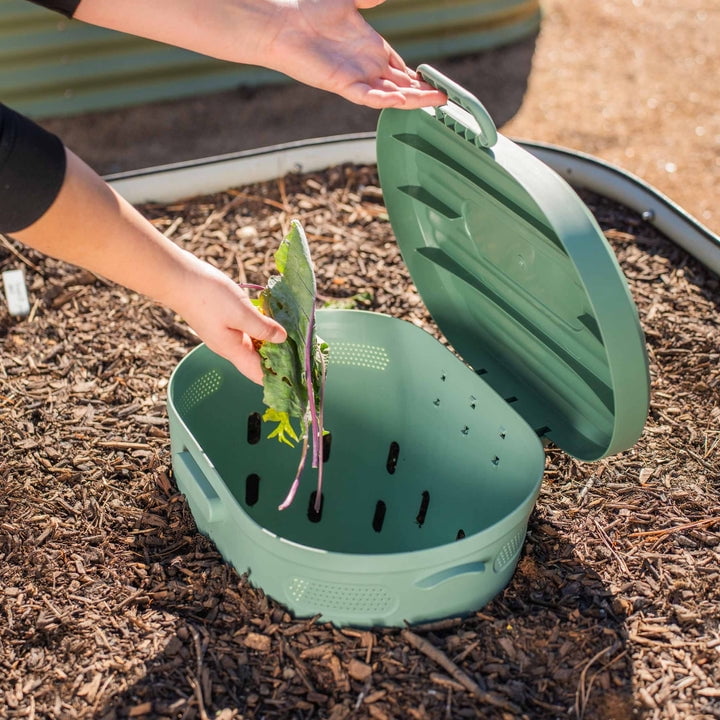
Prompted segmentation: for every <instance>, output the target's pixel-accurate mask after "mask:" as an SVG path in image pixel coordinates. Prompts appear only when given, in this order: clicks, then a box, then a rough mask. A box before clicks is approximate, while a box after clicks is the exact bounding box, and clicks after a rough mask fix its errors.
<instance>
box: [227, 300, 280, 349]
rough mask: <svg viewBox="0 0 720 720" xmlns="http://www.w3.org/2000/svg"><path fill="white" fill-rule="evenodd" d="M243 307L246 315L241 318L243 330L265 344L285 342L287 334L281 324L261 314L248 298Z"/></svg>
mask: <svg viewBox="0 0 720 720" xmlns="http://www.w3.org/2000/svg"><path fill="white" fill-rule="evenodd" d="M243 305H245V313H244V314H243V317H242V318H241V324H242V330H243V331H244V332H245V333H246V334H247V335H249V336H250V337H252V338H255V339H256V340H262V341H263V342H265V341H267V342H273V343H281V342H284V340H285V338H286V337H287V333H286V332H285V329H284V328H283V326H282V325H280V323H278V322H276V321H275V320H273V319H272V318H269V317H268V316H267V315H263V314H262V313H261V312H259V311H258V310H257V308H256V307H255V306H254V305H253V304H252V303H251V302H250V301H249V300H248V299H247V298H244V302H243ZM238 330H239V328H238Z"/></svg>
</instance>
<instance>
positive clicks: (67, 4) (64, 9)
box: [30, 0, 80, 18]
mask: <svg viewBox="0 0 720 720" xmlns="http://www.w3.org/2000/svg"><path fill="white" fill-rule="evenodd" d="M30 2H34V3H35V4H36V5H42V6H43V7H46V8H48V9H49V10H56V11H57V12H59V13H62V14H63V15H65V17H69V18H71V17H72V16H73V15H74V14H75V11H76V10H77V6H78V5H79V4H80V0H30Z"/></svg>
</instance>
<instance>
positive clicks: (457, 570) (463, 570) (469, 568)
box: [415, 560, 488, 590]
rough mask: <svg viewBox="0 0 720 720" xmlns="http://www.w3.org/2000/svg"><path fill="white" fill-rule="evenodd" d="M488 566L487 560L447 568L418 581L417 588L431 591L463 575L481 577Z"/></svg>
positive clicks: (416, 582)
mask: <svg viewBox="0 0 720 720" xmlns="http://www.w3.org/2000/svg"><path fill="white" fill-rule="evenodd" d="M487 564H488V561H487V560H476V561H474V562H468V563H463V564H462V565H455V567H451V568H445V569H444V570H440V571H438V572H436V573H433V574H432V575H427V576H426V577H424V578H420V579H419V580H416V581H415V587H417V588H420V589H421V590H429V589H431V588H435V587H437V586H438V585H440V584H441V583H445V582H447V581H448V580H452V579H453V578H456V577H460V576H462V575H479V574H481V573H484V572H485V569H486V566H487Z"/></svg>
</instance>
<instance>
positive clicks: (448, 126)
mask: <svg viewBox="0 0 720 720" xmlns="http://www.w3.org/2000/svg"><path fill="white" fill-rule="evenodd" d="M418 70H419V72H420V73H421V74H422V76H423V77H424V78H425V79H426V80H427V81H428V82H429V83H430V84H432V85H434V86H436V87H438V88H440V89H441V90H443V91H445V92H446V93H447V95H448V98H449V102H448V104H447V105H444V106H443V107H441V108H423V109H421V110H411V111H407V110H397V109H388V110H384V111H383V112H382V114H381V116H380V120H379V123H378V132H377V158H378V170H379V174H380V182H381V185H382V188H383V194H384V197H385V202H386V205H387V208H388V213H389V216H390V222H391V224H392V227H393V231H394V232H395V235H396V237H397V241H398V244H399V246H400V249H401V252H402V255H403V259H404V260H405V263H406V265H407V267H408V269H409V271H410V274H411V275H412V278H413V281H414V282H415V285H416V287H417V289H418V292H419V293H420V294H421V296H422V298H423V301H424V302H425V305H426V306H427V308H428V310H429V311H430V313H431V315H432V316H433V318H434V320H435V322H436V323H437V325H438V327H439V328H440V329H441V330H442V332H443V333H444V334H445V337H446V338H447V339H448V341H449V342H450V343H451V345H452V346H453V348H454V349H455V351H456V352H457V353H458V354H459V355H460V356H461V357H462V358H463V359H464V361H465V362H466V363H467V364H468V365H470V367H472V368H473V369H474V370H475V371H476V372H477V373H478V374H481V375H482V376H483V379H484V380H485V381H486V382H487V383H488V384H489V385H490V386H491V387H492V388H493V389H494V390H495V391H496V392H497V393H499V394H500V395H501V396H502V397H504V398H505V399H506V400H507V402H509V403H512V406H513V408H514V409H515V410H516V411H517V412H518V413H519V414H520V415H522V416H523V417H524V418H525V420H526V421H527V422H528V423H529V424H530V426H531V427H532V428H533V429H534V430H536V431H537V432H538V434H539V435H541V436H544V437H547V438H548V439H550V440H552V441H553V442H554V443H555V444H556V445H558V446H559V447H561V448H562V449H563V450H565V451H566V452H568V453H569V454H571V455H573V456H574V457H577V458H579V459H582V460H597V459H598V458H601V457H604V456H606V455H610V454H613V453H615V452H619V451H621V450H624V449H626V448H628V447H630V446H632V445H633V444H634V443H635V441H636V440H637V439H638V437H639V436H640V433H641V432H642V429H643V426H644V424H645V419H646V417H647V412H648V403H649V384H650V383H649V372H648V362H647V356H646V352H645V343H644V337H643V333H642V330H641V328H640V323H639V320H638V315H637V309H636V307H635V305H634V303H633V300H632V297H631V295H630V292H629V290H628V287H627V284H626V282H625V278H624V276H623V274H622V271H621V270H620V267H619V265H618V263H617V259H616V258H615V255H614V253H613V252H612V249H611V248H610V246H609V245H608V243H607V241H606V239H605V237H604V236H603V234H602V231H601V230H600V228H599V226H598V225H597V222H596V221H595V219H594V217H593V216H592V214H591V213H590V211H589V210H588V208H587V207H586V206H585V204H584V203H583V202H582V201H581V200H580V198H579V197H578V196H577V194H576V193H575V192H574V191H573V190H572V188H571V187H570V186H569V185H568V184H567V183H566V182H565V181H564V180H563V179H562V178H560V177H559V176H558V175H557V174H556V173H555V172H554V171H552V170H551V169H550V168H548V167H547V166H546V165H544V164H543V163H542V162H540V161H539V160H537V159H536V158H534V157H533V156H532V155H530V154H529V153H528V152H526V151H525V150H523V149H522V148H520V147H518V146H517V145H516V144H515V143H513V142H512V141H510V140H508V139H507V138H505V137H503V136H502V135H499V134H498V133H497V131H496V129H495V125H494V123H493V121H492V119H491V118H490V116H489V115H488V113H487V111H486V110H485V108H484V107H483V106H482V104H481V103H480V102H479V101H478V100H477V98H475V97H474V96H473V95H471V94H470V93H468V92H467V91H466V90H465V89H463V88H462V87H460V86H459V85H457V84H455V83H454V82H452V81H451V80H449V79H448V78H446V77H444V76H443V75H441V74H440V73H439V72H438V71H437V70H435V69H434V68H431V67H429V66H427V65H422V66H420V68H418Z"/></svg>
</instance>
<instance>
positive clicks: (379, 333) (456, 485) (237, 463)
mask: <svg viewBox="0 0 720 720" xmlns="http://www.w3.org/2000/svg"><path fill="white" fill-rule="evenodd" d="M317 319H318V334H319V335H320V337H322V338H323V340H325V341H326V342H327V343H328V344H329V346H330V360H329V365H328V376H327V386H326V391H325V418H324V420H325V428H326V430H327V431H328V432H329V434H328V435H326V437H325V443H324V454H325V457H326V462H325V466H324V491H323V494H322V498H321V500H322V502H321V508H320V512H319V513H316V512H315V510H314V501H315V492H316V485H317V472H316V471H315V470H312V469H310V468H309V467H308V468H307V469H306V471H305V473H304V475H303V477H302V482H301V487H300V490H299V492H298V495H297V497H296V499H295V502H294V503H293V505H292V506H291V507H290V508H288V509H286V510H283V511H280V510H278V505H279V504H280V503H281V502H282V500H283V498H284V497H285V495H286V493H287V491H288V488H289V485H290V483H291V482H292V479H293V477H294V473H295V470H296V467H297V463H298V460H299V452H300V450H299V448H290V447H287V446H285V445H281V444H280V443H278V442H277V440H276V439H267V437H266V436H267V434H268V432H269V431H270V429H271V426H270V425H265V423H263V422H262V421H261V416H262V413H263V411H264V405H263V402H262V389H261V388H260V387H259V386H257V385H255V384H254V383H252V382H250V381H249V380H247V379H246V378H244V377H243V376H242V375H241V374H240V373H238V372H237V370H235V368H234V367H232V365H230V364H229V363H228V362H227V361H225V360H223V359H222V358H220V357H219V356H217V355H215V354H214V353H212V352H211V351H210V350H209V349H208V348H207V347H205V346H204V345H201V346H200V347H198V348H196V349H195V350H194V351H193V352H191V353H190V354H189V355H188V356H186V357H185V358H184V359H183V360H182V361H181V363H180V364H179V365H178V366H177V368H176V369H175V372H174V374H173V376H172V379H171V382H170V386H169V404H168V406H169V417H170V432H171V441H172V452H173V466H174V471H175V477H176V480H177V484H178V487H179V489H180V490H181V491H182V492H183V493H184V494H185V495H186V496H187V498H188V502H189V505H190V508H191V510H192V512H193V515H194V517H195V520H196V523H197V525H198V528H199V529H200V530H201V531H202V532H204V533H205V534H207V535H208V536H209V537H210V538H211V539H212V540H213V541H214V542H215V544H216V546H217V547H218V550H219V551H220V552H221V554H222V555H223V557H225V558H226V559H227V560H228V561H229V562H230V563H231V564H232V565H233V566H234V567H235V568H236V569H237V570H238V572H240V573H248V574H249V580H250V582H252V583H253V584H254V585H256V586H258V587H260V588H262V589H263V590H264V591H265V592H266V593H267V594H268V595H270V596H272V597H273V598H274V599H275V600H277V601H278V602H280V603H281V604H283V605H285V606H286V607H287V608H288V609H289V610H290V611H291V612H292V613H293V614H295V615H296V616H297V617H309V616H315V615H320V616H321V619H322V620H328V621H331V622H333V623H335V624H337V625H348V624H349V625H355V626H373V625H389V626H399V625H402V624H404V623H405V622H408V623H415V622H420V621H425V620H431V619H437V618H441V617H446V616H451V615H462V614H467V613H469V612H472V611H474V610H476V609H478V608H480V607H481V606H483V605H484V604H486V603H487V602H488V601H489V600H490V599H491V598H492V597H493V596H495V595H496V594H497V593H498V592H499V591H500V590H502V588H503V587H505V585H506V584H507V583H508V581H509V580H510V578H511V576H512V573H513V571H514V568H515V566H516V563H517V559H518V556H519V553H520V550H521V548H522V545H523V541H524V538H525V533H526V528H527V522H528V518H529V516H530V513H531V511H532V508H533V506H534V503H535V500H536V498H537V494H538V492H539V488H540V482H541V478H542V474H543V466H544V454H543V450H542V445H541V443H540V441H539V439H538V437H537V435H536V434H535V433H534V432H533V430H532V429H531V428H530V426H529V425H528V424H527V423H526V422H525V421H524V420H523V419H522V417H521V416H520V415H519V414H518V413H517V412H515V410H514V409H513V408H512V405H511V404H510V403H508V402H506V401H505V400H504V399H503V398H501V397H500V396H499V395H497V394H496V393H495V391H494V390H492V389H491V388H490V387H489V385H487V384H486V383H485V382H484V381H483V379H482V377H481V376H479V375H477V374H476V373H475V372H473V371H472V370H471V369H470V368H468V367H467V366H466V365H465V364H464V363H463V362H462V361H460V360H459V359H458V358H457V357H456V356H455V355H454V354H453V353H452V352H450V351H449V350H448V349H447V348H446V347H444V346H443V345H442V344H441V343H440V342H438V341H437V340H436V339H435V338H433V337H432V336H431V335H429V334H428V333H426V332H425V331H424V330H421V329H419V328H417V327H416V326H414V325H412V324H410V323H408V322H404V321H401V320H397V319H394V318H391V317H388V316H386V315H381V314H377V313H370V312H365V311H356V310H321V311H319V312H318V315H317ZM308 465H309V464H308Z"/></svg>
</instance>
